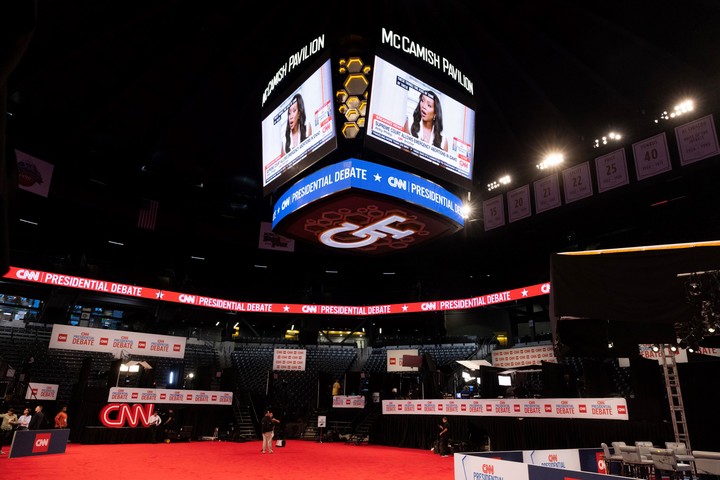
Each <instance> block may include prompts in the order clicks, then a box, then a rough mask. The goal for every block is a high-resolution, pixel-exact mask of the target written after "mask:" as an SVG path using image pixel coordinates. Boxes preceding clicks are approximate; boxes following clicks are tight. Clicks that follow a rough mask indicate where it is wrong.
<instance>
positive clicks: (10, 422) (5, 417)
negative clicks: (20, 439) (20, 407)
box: [0, 408, 18, 455]
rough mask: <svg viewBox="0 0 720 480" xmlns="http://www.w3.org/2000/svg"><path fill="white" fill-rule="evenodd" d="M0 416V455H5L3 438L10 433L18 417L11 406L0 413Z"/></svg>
mask: <svg viewBox="0 0 720 480" xmlns="http://www.w3.org/2000/svg"><path fill="white" fill-rule="evenodd" d="M0 418H2V424H0V455H5V452H3V450H2V446H3V445H4V444H5V438H6V437H9V436H11V435H12V431H13V428H15V425H16V424H17V420H18V417H17V415H15V411H14V410H13V409H12V408H8V410H7V413H0Z"/></svg>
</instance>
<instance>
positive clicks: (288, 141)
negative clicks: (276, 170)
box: [280, 93, 312, 157]
mask: <svg viewBox="0 0 720 480" xmlns="http://www.w3.org/2000/svg"><path fill="white" fill-rule="evenodd" d="M310 135H312V127H311V126H310V124H309V123H308V121H307V114H306V113H305V101H304V100H303V97H302V95H300V94H299V93H296V94H295V96H294V97H293V99H292V100H291V101H290V105H289V106H288V111H287V124H286V125H285V136H284V137H283V142H282V149H281V151H280V156H281V157H282V156H283V155H285V154H286V153H289V152H290V150H292V149H293V148H295V147H297V146H298V145H300V144H301V143H302V142H303V141H305V139H306V138H308V137H309V136H310Z"/></svg>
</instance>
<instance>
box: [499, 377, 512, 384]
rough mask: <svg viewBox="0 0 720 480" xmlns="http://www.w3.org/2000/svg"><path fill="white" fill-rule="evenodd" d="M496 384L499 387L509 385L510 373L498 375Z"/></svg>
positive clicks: (510, 381) (510, 382) (510, 380)
mask: <svg viewBox="0 0 720 480" xmlns="http://www.w3.org/2000/svg"><path fill="white" fill-rule="evenodd" d="M497 378H498V385H500V386H501V387H511V386H512V377H511V376H510V375H498V377H497Z"/></svg>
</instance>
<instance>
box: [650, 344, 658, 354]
mask: <svg viewBox="0 0 720 480" xmlns="http://www.w3.org/2000/svg"><path fill="white" fill-rule="evenodd" d="M650 348H651V349H652V351H653V352H655V353H657V352H659V351H660V345H653V346H652V347H650Z"/></svg>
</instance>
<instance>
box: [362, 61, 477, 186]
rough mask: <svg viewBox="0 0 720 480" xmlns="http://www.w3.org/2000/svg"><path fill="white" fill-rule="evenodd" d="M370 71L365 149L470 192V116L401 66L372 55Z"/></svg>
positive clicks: (472, 123) (463, 107)
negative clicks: (372, 61)
mask: <svg viewBox="0 0 720 480" xmlns="http://www.w3.org/2000/svg"><path fill="white" fill-rule="evenodd" d="M373 70H374V72H373V79H372V90H371V95H370V106H369V107H370V108H369V115H368V119H369V124H368V129H367V134H366V140H365V142H366V145H367V146H368V148H371V149H373V150H376V151H378V152H380V153H382V154H384V155H388V156H390V157H392V158H394V159H396V160H399V161H401V162H404V163H406V164H409V165H411V166H413V167H415V168H417V169H419V170H422V171H424V172H426V173H428V174H431V175H435V176H437V177H439V178H442V179H444V180H447V181H449V182H452V183H454V184H456V185H459V186H461V187H465V188H468V189H469V188H471V187H472V173H473V149H474V138H475V111H474V110H473V109H472V108H470V107H468V106H466V105H465V104H463V103H461V102H460V101H458V100H456V99H455V98H453V97H451V96H449V95H448V94H447V92H443V91H441V90H439V89H437V88H433V87H432V86H430V85H429V84H427V83H425V82H424V81H422V80H420V79H419V78H418V76H419V75H420V74H417V75H414V74H411V73H409V71H408V70H409V69H408V68H407V67H405V68H402V69H401V68H400V67H398V66H396V65H394V64H392V63H390V62H389V61H387V60H384V59H383V58H381V57H378V56H376V57H375V66H374V69H373ZM444 90H446V91H447V90H448V89H447V88H445V89H444Z"/></svg>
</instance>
